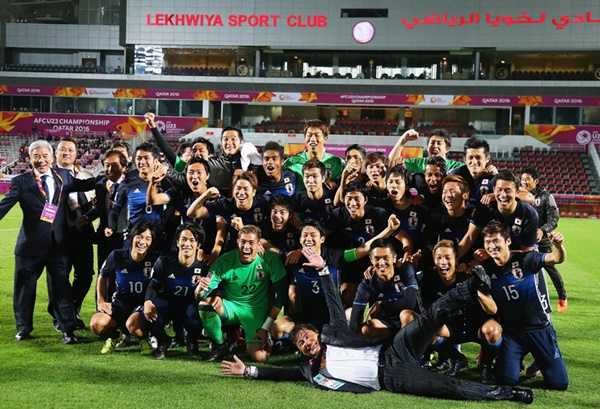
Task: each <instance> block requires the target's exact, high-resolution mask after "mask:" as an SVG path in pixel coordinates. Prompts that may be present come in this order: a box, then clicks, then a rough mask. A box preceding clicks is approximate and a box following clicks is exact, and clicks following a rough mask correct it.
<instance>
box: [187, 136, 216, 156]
mask: <svg viewBox="0 0 600 409" xmlns="http://www.w3.org/2000/svg"><path fill="white" fill-rule="evenodd" d="M197 143H201V144H203V145H204V146H206V150H207V151H208V153H209V154H210V155H214V154H215V145H213V143H212V142H211V141H209V140H208V139H206V138H203V137H202V136H199V137H198V138H196V139H194V140H193V141H192V149H194V145H195V144H197Z"/></svg>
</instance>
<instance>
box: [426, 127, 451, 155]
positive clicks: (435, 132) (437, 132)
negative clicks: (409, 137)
mask: <svg viewBox="0 0 600 409" xmlns="http://www.w3.org/2000/svg"><path fill="white" fill-rule="evenodd" d="M432 136H441V137H442V138H444V142H445V143H446V146H447V147H448V150H450V148H451V147H452V136H451V135H450V133H449V132H448V131H447V130H445V129H443V128H437V129H434V130H433V131H431V132H430V133H429V136H428V137H427V144H429V140H430V139H431V137H432Z"/></svg>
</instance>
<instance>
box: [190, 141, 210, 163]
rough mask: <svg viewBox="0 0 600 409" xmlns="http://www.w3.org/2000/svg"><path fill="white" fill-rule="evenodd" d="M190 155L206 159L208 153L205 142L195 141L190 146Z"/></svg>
mask: <svg viewBox="0 0 600 409" xmlns="http://www.w3.org/2000/svg"><path fill="white" fill-rule="evenodd" d="M192 156H195V157H198V158H202V159H204V160H208V157H209V156H210V153H209V152H208V148H207V147H206V145H205V144H203V143H201V142H196V143H195V144H194V145H193V146H192Z"/></svg>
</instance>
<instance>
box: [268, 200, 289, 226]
mask: <svg viewBox="0 0 600 409" xmlns="http://www.w3.org/2000/svg"><path fill="white" fill-rule="evenodd" d="M289 219H290V211H289V210H288V209H287V208H286V207H285V206H281V205H275V206H273V208H272V209H271V225H272V226H273V230H275V231H276V232H280V231H284V230H285V228H286V226H287V222H288V220H289Z"/></svg>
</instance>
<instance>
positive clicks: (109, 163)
mask: <svg viewBox="0 0 600 409" xmlns="http://www.w3.org/2000/svg"><path fill="white" fill-rule="evenodd" d="M123 171H125V168H123V166H121V160H120V159H119V156H118V155H111V156H109V157H108V158H106V159H105V160H104V176H106V177H107V179H108V180H110V181H111V182H116V181H118V180H119V179H121V176H123Z"/></svg>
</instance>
